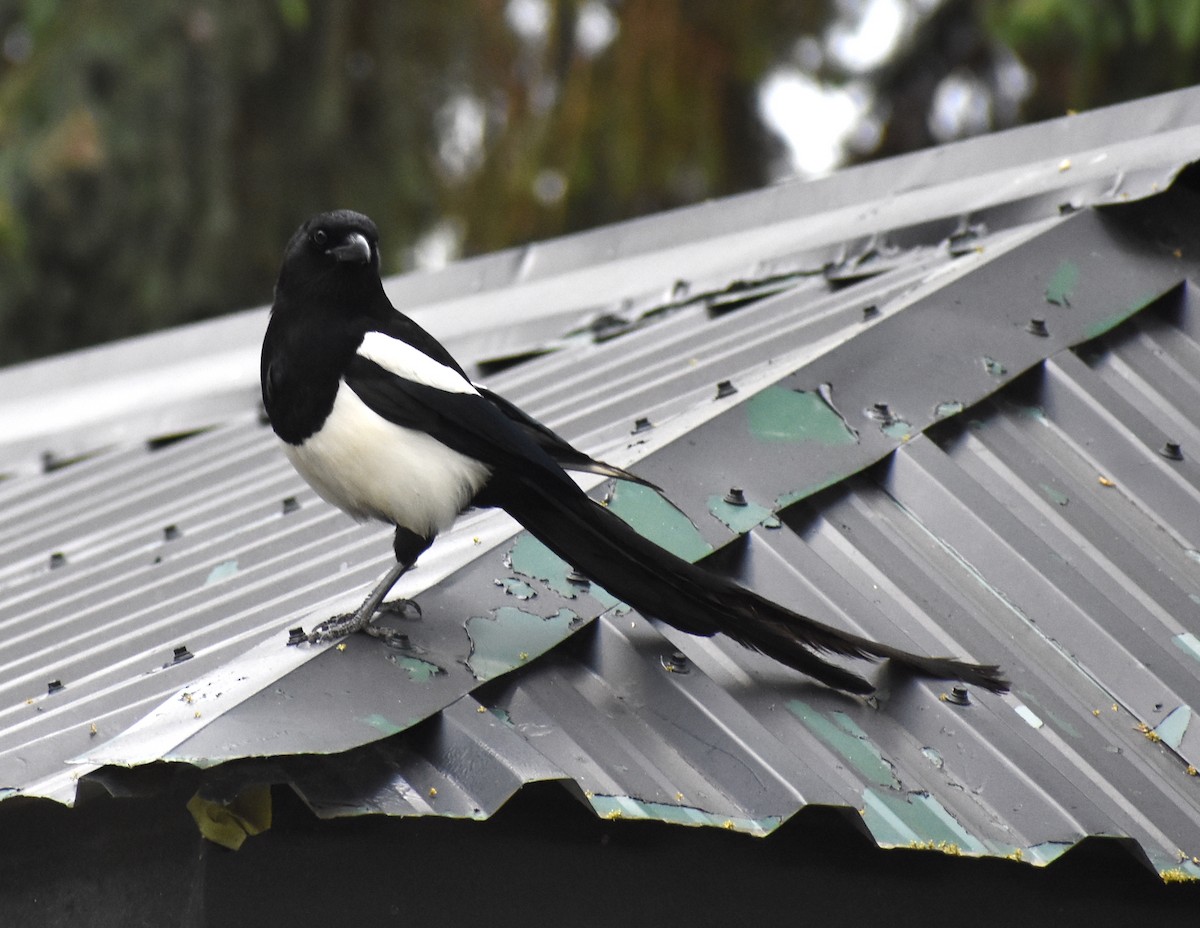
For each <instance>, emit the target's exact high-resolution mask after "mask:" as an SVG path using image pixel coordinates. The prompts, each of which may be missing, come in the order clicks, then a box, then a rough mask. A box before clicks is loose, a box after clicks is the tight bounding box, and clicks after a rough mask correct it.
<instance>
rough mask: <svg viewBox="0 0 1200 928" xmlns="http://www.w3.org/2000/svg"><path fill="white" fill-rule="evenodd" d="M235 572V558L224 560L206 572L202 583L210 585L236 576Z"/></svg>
mask: <svg viewBox="0 0 1200 928" xmlns="http://www.w3.org/2000/svg"><path fill="white" fill-rule="evenodd" d="M237 572H238V562H237V559H236V558H235V559H234V560H232V561H225V562H223V563H221V564H218V565H217V566H216V567H214V568H213V569H212V570H210V571H209V572H208V577H207V579H206V580H205V581H204V585H205V586H211V585H212V584H214V583H220V582H221V581H222V580H228V579H229V578H230V577H236V576H237Z"/></svg>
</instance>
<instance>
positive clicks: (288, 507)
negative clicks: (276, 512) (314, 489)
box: [283, 496, 300, 516]
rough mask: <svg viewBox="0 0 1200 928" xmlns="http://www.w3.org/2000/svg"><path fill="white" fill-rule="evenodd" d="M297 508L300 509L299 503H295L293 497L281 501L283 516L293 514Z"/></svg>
mask: <svg viewBox="0 0 1200 928" xmlns="http://www.w3.org/2000/svg"><path fill="white" fill-rule="evenodd" d="M299 508H300V503H299V502H297V500H296V497H294V496H286V497H284V499H283V514H284V515H285V516H286V515H287V514H288V513H289V512H295V511H296V510H297V509H299Z"/></svg>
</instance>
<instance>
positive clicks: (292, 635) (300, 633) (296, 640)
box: [287, 626, 308, 645]
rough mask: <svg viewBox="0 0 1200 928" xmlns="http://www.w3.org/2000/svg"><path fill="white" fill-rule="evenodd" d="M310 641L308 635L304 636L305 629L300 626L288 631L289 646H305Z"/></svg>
mask: <svg viewBox="0 0 1200 928" xmlns="http://www.w3.org/2000/svg"><path fill="white" fill-rule="evenodd" d="M305 641H308V635H306V634H304V629H303V628H302V627H300V626H297V627H296V628H289V629H288V640H287V643H288V645H294V644H303V643H304V642H305Z"/></svg>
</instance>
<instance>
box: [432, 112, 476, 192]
mask: <svg viewBox="0 0 1200 928" xmlns="http://www.w3.org/2000/svg"><path fill="white" fill-rule="evenodd" d="M486 124H487V111H486V109H485V108H484V104H483V101H482V100H480V99H479V98H478V97H475V96H472V95H471V94H469V93H460V94H456V95H455V96H453V97H451V98H450V99H449V100H447V101H446V102H445V103H444V104H442V108H441V109H440V110H439V111H438V114H437V129H438V159H439V160H440V161H441V163H442V167H444V168H445V169H446V170H447V171H448V172H449V173H450V175H451V176H452V177H455V178H459V179H461V178H464V177H466V176H467V175H468V174H470V173H471V172H473V171H475V170H476V169H477V168H478V167H479V166H480V165H481V164H482V163H483V138H484V128H485V126H486Z"/></svg>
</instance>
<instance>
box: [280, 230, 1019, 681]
mask: <svg viewBox="0 0 1200 928" xmlns="http://www.w3.org/2000/svg"><path fill="white" fill-rule="evenodd" d="M261 377H262V396H263V403H264V405H265V407H266V411H267V415H268V417H269V418H270V422H271V426H272V428H273V429H274V431H275V433H276V435H277V436H278V437H279V438H280V439H281V441H282V443H283V450H284V452H285V453H286V454H287V456H288V458H289V459H290V460H291V462H292V464H293V465H294V466H295V468H296V470H298V471H299V472H300V474H301V475H302V476H303V477H304V479H305V480H307V481H308V483H309V484H311V486H312V487H313V489H314V490H316V492H317V493H318V494H319V495H320V496H321V497H323V498H324V499H325V500H327V501H328V502H330V503H332V504H333V505H335V506H337V507H338V508H340V509H342V510H343V511H345V512H347V513H348V514H350V515H351V516H353V517H354V518H355V519H358V520H366V519H376V520H380V521H382V522H385V523H388V524H390V525H392V526H394V527H395V537H394V541H393V545H392V547H393V552H394V553H395V556H396V563H395V565H394V566H392V567H391V569H390V570H388V572H387V574H386V575H385V576H384V577H383V578H382V579H381V580H380V581H379V583H378V584H377V585H376V586H375V588H374V589H373V590H372V591H371V594H370V595H369V596H368V597H367V599H366V600H365V601H364V602H363V604H362V605H361V606H360V607H359V608H358V609H357V610H356V611H355V612H353V613H350V614H347V615H342V616H335V617H333V618H331V619H329V620H328V621H325V622H323V623H321V624H320V625H318V626H317V627H316V628H315V629H314V630H313V632H312V633H311V634H310V635H309V636H308V640H309V641H311V642H314V643H315V642H319V641H326V640H332V639H335V638H338V637H341V636H343V635H347V634H350V633H351V632H354V631H364V632H368V633H370V634H373V635H376V636H377V637H381V638H385V639H387V638H390V637H394V633H392V632H390V631H389V630H387V629H385V628H383V627H382V626H379V625H376V624H374V623H373V622H372V619H373V618H374V617H375V615H376V613H377V612H379V611H380V610H381V609H382V608H388V607H387V606H384V604H383V600H384V597H385V596H386V595H387V593H388V592H389V591H390V590H391V588H392V587H393V586H394V585H395V583H396V581H397V580H399V579H400V577H401V576H402V575H403V574H404V572H405V571H407V570H408V569H409V568H411V567H412V566H413V564H414V563H415V562H416V560H417V558H418V557H419V556H420V555H421V553H422V552H423V551H425V550H426V549H427V548H428V547H429V545H430V544H432V542H433V540H434V538H435V537H436V536H437V534H438V533H439V532H441V531H444V530H445V529H447V528H448V527H449V526H450V525H451V524H452V523H453V522H454V520H455V518H456V517H457V516H458V515H459V513H460V512H462V511H463V510H465V509H467V508H469V507H495V508H500V509H503V510H505V511H506V512H508V513H509V514H510V515H511V516H513V517H514V518H515V519H516V520H517V521H518V522H519V523H521V525H523V526H524V527H525V528H526V529H527V530H528V531H529V532H530V533H531V534H533V535H534V537H536V538H537V539H539V540H540V541H541V542H542V543H543V544H545V545H546V547H548V548H549V549H550V550H551V551H553V552H554V553H555V554H557V555H558V556H559V557H560V558H562V559H563V560H564V561H566V562H567V563H568V564H570V565H572V566H573V567H574V568H575V569H576V570H577V571H579V572H580V573H582V574H583V575H584V576H586V577H587V578H588V579H589V580H591V581H593V582H595V583H597V584H599V585H600V586H601V587H603V588H604V589H605V590H607V591H608V592H609V593H611V594H612V595H613V596H615V597H617V598H618V599H620V600H622V601H623V602H625V603H626V604H628V605H629V606H632V607H633V608H634V609H636V610H638V611H639V612H640V613H642V614H644V615H647V616H651V617H654V618H657V619H659V620H661V621H663V622H666V623H667V624H669V625H672V626H674V627H675V628H677V629H680V630H681V631H684V632H687V633H689V634H692V635H702V636H712V635H715V634H718V633H720V634H724V635H726V636H728V637H729V638H731V639H733V640H734V641H736V642H738V643H739V644H741V645H744V646H745V647H747V648H750V649H752V650H755V651H759V652H762V653H763V654H766V655H768V656H770V657H772V658H774V659H775V660H777V661H779V662H781V663H783V664H785V665H787V666H788V667H792V668H794V669H796V670H798V671H801V672H802V673H804V674H807V675H808V676H810V677H813V678H815V679H817V680H819V681H821V682H822V683H825V684H826V685H828V686H830V687H833V688H836V689H839V690H844V691H847V692H851V693H862V694H865V693H870V692H872V690H873V687H872V685H871V684H870V683H869V682H868V681H867V680H865V679H864V678H863V677H861V676H859V675H858V674H857V673H854V672H852V671H850V670H848V669H845V668H844V667H842V666H839V665H837V664H834V663H830V662H828V661H826V660H824V659H823V658H822V655H824V654H829V653H833V654H839V655H845V656H849V657H853V658H863V659H867V660H879V659H890V660H892V661H893V662H895V663H898V664H900V665H903V666H905V667H907V668H909V669H910V670H912V671H914V672H915V673H917V674H919V675H922V676H927V677H932V678H936V679H957V680H961V681H963V682H967V683H973V684H976V685H978V686H981V687H983V688H985V689H987V690H990V691H992V692H997V693H1003V692H1006V691H1007V690H1008V687H1009V684H1008V681H1006V680H1005V679H1004V678H1003V677H1002V676H1001V674H1000V671H999V668H997V667H995V666H990V665H978V664H972V663H968V662H965V661H961V660H956V659H954V658H948V657H925V656H922V655H919V654H913V653H910V652H907V651H903V650H901V649H899V648H895V647H892V646H891V645H887V644H883V643H880V642H877V641H872V640H871V639H869V638H865V637H862V636H859V635H855V634H852V633H849V632H845V631H841V630H839V629H837V628H834V627H833V626H830V625H826V624H824V623H822V622H819V621H817V620H815V619H812V618H809V617H807V616H804V615H800V614H799V613H796V612H794V611H792V610H790V609H788V608H786V607H784V606H781V605H779V604H777V603H775V602H772V601H770V600H768V599H766V598H764V597H762V596H759V595H758V594H756V593H754V592H752V591H751V590H749V589H747V588H745V587H743V586H741V585H739V584H738V583H736V582H734V581H732V580H730V579H727V578H725V577H722V576H720V575H718V574H715V573H712V572H710V571H708V570H706V569H705V568H704V567H703V566H701V565H699V564H692V563H690V562H688V561H685V560H683V559H682V558H679V557H676V556H675V555H674V554H672V553H670V552H669V551H666V550H665V549H663V548H660V547H659V546H657V545H655V544H654V543H653V542H651V541H649V540H647V539H646V538H643V537H642V536H641V535H639V534H638V533H637V532H636V531H635V530H634V529H633V528H631V527H630V526H629V525H628V524H627V523H626V522H624V521H623V520H622V519H621V518H620V517H619V516H617V515H616V514H615V513H613V512H611V511H610V510H609V509H607V508H606V507H605V506H603V505H601V504H600V503H598V502H596V501H595V500H593V499H592V498H591V497H589V496H588V495H587V494H586V493H584V492H583V490H582V489H581V488H580V487H579V486H578V484H576V483H575V481H574V480H573V479H572V478H571V477H570V476H569V475H568V474H567V472H566V471H567V470H576V471H589V472H592V473H597V474H601V475H604V476H607V477H613V478H617V479H622V480H634V481H638V482H641V483H646V481H644V480H641V479H640V478H638V477H636V476H635V475H633V474H630V473H628V472H627V471H624V470H622V469H620V468H617V467H613V466H611V465H609V464H606V463H604V462H602V461H597V460H595V459H593V458H591V457H589V456H588V455H586V454H584V453H583V452H581V451H578V450H576V449H575V448H573V447H572V446H571V445H570V444H569V443H568V442H567V441H565V440H564V439H562V438H560V437H559V436H558V435H557V434H555V433H554V432H553V431H552V430H551V429H549V428H547V427H546V426H544V425H542V424H541V423H539V422H537V421H536V420H535V419H533V418H532V417H531V416H528V415H526V414H525V413H524V412H522V411H521V410H520V409H518V408H517V407H516V406H515V405H513V404H512V403H510V402H508V401H506V400H504V399H503V398H501V397H500V396H498V395H497V394H495V393H492V392H491V391H489V390H487V389H486V388H484V387H481V386H478V385H476V384H474V383H472V382H471V380H470V378H469V377H468V376H467V375H466V373H465V372H464V371H463V369H462V367H460V366H459V364H458V362H457V361H455V360H454V358H453V357H451V355H450V354H449V352H447V351H446V349H445V348H443V347H442V345H440V344H439V343H438V342H437V341H436V340H435V339H434V338H433V337H432V336H431V335H429V333H427V332H426V331H425V330H424V329H422V328H421V327H420V326H419V325H417V324H416V323H415V322H413V321H412V320H411V319H409V318H408V317H407V316H405V315H403V314H402V313H400V312H399V311H397V310H396V309H395V308H394V307H393V306H392V304H391V302H390V300H389V299H388V297H387V295H386V294H385V293H384V289H383V284H382V282H381V280H380V277H379V234H378V231H377V229H376V227H375V224H374V223H373V222H372V221H371V220H370V219H369V218H367V217H366V216H364V215H362V214H360V213H356V212H351V211H349V210H337V211H334V212H328V213H321V214H320V215H317V216H314V217H312V218H311V219H309V220H308V221H307V222H306V223H304V225H302V226H301V227H300V228H299V229H298V230H297V232H296V233H295V235H293V236H292V239H291V241H290V242H289V243H288V245H287V250H286V252H285V254H284V258H283V264H282V266H281V268H280V271H279V278H278V281H277V283H276V286H275V300H274V304H273V305H272V307H271V316H270V322H269V323H268V326H267V331H266V336H265V338H264V340H263V347H262V364H261ZM655 489H657V488H655ZM390 605H391V604H389V606H390Z"/></svg>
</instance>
